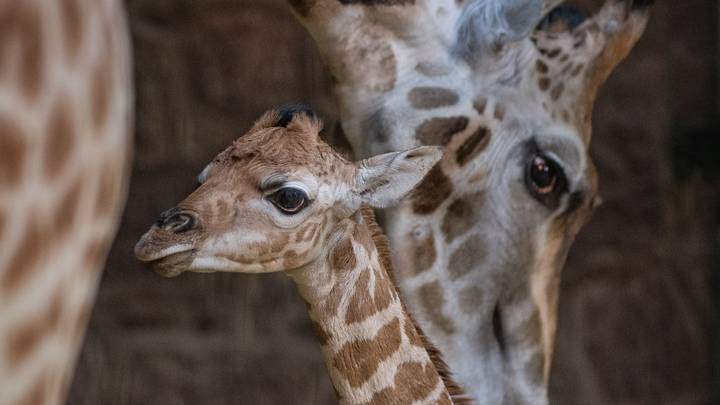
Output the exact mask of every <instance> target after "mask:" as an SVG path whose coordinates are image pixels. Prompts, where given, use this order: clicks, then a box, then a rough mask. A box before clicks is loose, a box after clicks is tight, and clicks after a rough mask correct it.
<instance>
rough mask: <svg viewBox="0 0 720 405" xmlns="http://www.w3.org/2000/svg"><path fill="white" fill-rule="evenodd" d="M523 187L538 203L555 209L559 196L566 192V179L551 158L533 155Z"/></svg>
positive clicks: (559, 167) (560, 168)
mask: <svg viewBox="0 0 720 405" xmlns="http://www.w3.org/2000/svg"><path fill="white" fill-rule="evenodd" d="M525 185H526V186H527V188H528V190H529V191H530V194H531V195H532V196H533V197H535V199H536V200H538V201H539V202H540V203H542V204H543V205H545V206H548V207H549V208H555V207H556V206H557V205H558V204H559V202H560V196H561V195H562V194H563V193H565V192H566V191H567V188H568V186H567V179H566V177H565V172H564V171H563V169H562V167H561V166H560V165H559V164H558V163H557V162H556V161H555V160H553V159H552V158H550V157H547V156H545V155H542V154H536V155H534V156H533V157H532V158H531V159H530V161H529V162H528V165H527V169H526V171H525Z"/></svg>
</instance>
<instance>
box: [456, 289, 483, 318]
mask: <svg viewBox="0 0 720 405" xmlns="http://www.w3.org/2000/svg"><path fill="white" fill-rule="evenodd" d="M459 296H460V298H459V303H460V309H462V311H463V312H465V313H466V314H468V315H471V314H474V313H475V312H477V310H478V308H480V306H481V305H482V303H483V290H482V288H480V287H479V286H476V285H471V286H469V287H465V288H463V289H462V290H460V292H459Z"/></svg>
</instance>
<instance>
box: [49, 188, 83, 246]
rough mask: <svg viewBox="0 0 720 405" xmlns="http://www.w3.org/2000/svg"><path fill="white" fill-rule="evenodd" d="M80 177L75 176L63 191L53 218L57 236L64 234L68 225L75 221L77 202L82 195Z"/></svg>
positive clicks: (68, 227)
mask: <svg viewBox="0 0 720 405" xmlns="http://www.w3.org/2000/svg"><path fill="white" fill-rule="evenodd" d="M81 191H82V177H80V176H77V177H76V178H75V179H74V181H73V182H72V185H71V186H70V187H68V189H67V190H66V191H65V195H64V196H63V197H62V200H60V205H59V206H58V208H57V210H56V211H55V214H54V215H53V220H54V221H55V232H57V235H58V236H61V235H63V234H65V232H67V231H68V229H70V227H71V226H72V225H73V224H74V223H75V218H76V217H77V213H78V203H79V202H80V197H81V196H82V193H81Z"/></svg>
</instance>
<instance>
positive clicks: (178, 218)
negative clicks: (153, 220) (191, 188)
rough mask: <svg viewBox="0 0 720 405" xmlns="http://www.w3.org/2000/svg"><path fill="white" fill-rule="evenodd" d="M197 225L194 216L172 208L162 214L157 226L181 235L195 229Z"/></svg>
mask: <svg viewBox="0 0 720 405" xmlns="http://www.w3.org/2000/svg"><path fill="white" fill-rule="evenodd" d="M195 223H196V221H195V217H194V216H193V215H191V214H189V213H187V212H182V211H181V210H180V209H178V208H171V209H169V210H167V211H165V212H163V213H162V214H160V219H159V220H158V223H157V225H158V226H159V227H160V228H162V229H164V230H166V231H170V232H174V233H180V232H185V231H189V230H190V229H192V228H194V227H195Z"/></svg>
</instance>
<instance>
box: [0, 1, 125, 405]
mask: <svg viewBox="0 0 720 405" xmlns="http://www.w3.org/2000/svg"><path fill="white" fill-rule="evenodd" d="M0 32H1V34H0V189H1V190H2V192H0V393H1V394H0V402H2V404H4V405H11V404H18V405H19V404H22V405H25V404H61V403H64V402H65V395H66V391H67V387H68V384H69V382H70V379H71V377H72V371H73V369H74V365H75V360H76V358H77V354H78V350H79V348H80V345H81V343H82V338H83V336H84V333H85V328H86V325H87V320H88V317H89V315H90V310H91V307H92V304H93V302H94V298H95V292H96V289H97V284H98V281H99V276H100V273H101V269H102V266H103V264H104V262H105V256H106V253H107V249H108V247H109V243H110V242H111V239H112V237H113V235H114V233H115V230H116V227H117V225H118V220H119V214H120V210H121V207H122V206H123V201H124V194H125V190H126V183H127V177H128V176H127V175H128V172H127V170H126V168H127V167H128V164H127V163H128V160H129V154H130V144H129V142H130V118H131V102H132V100H131V98H132V97H131V96H132V95H131V85H130V55H129V38H128V35H127V31H126V25H125V17H124V14H123V12H122V9H121V5H120V4H119V2H118V1H114V0H100V1H44V0H23V1H0Z"/></svg>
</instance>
